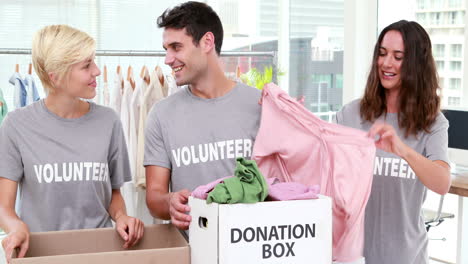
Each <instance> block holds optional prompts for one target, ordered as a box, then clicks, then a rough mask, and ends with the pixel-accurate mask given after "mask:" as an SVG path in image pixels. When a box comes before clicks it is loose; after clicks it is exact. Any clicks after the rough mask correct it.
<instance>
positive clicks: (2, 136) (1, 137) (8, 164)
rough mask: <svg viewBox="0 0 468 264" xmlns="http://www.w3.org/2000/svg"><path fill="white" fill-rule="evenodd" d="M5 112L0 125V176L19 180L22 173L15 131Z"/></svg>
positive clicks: (9, 116) (8, 115) (9, 117)
mask: <svg viewBox="0 0 468 264" xmlns="http://www.w3.org/2000/svg"><path fill="white" fill-rule="evenodd" d="M10 119H11V113H9V114H7V116H6V118H5V119H4V120H3V122H2V124H1V126H0V177H2V178H6V179H10V180H12V181H16V182H19V181H21V178H22V177H23V175H24V169H23V163H22V161H21V153H20V151H19V148H18V144H17V140H18V139H17V138H16V136H15V135H16V133H15V131H14V130H15V129H14V126H13V124H12V123H11V121H10Z"/></svg>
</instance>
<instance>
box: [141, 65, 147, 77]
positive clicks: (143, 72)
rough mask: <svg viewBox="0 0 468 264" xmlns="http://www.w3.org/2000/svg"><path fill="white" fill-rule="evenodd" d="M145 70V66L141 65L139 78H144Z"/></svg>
mask: <svg viewBox="0 0 468 264" xmlns="http://www.w3.org/2000/svg"><path fill="white" fill-rule="evenodd" d="M145 69H146V66H145V65H143V67H142V68H141V71H140V78H142V79H143V78H144V77H145Z"/></svg>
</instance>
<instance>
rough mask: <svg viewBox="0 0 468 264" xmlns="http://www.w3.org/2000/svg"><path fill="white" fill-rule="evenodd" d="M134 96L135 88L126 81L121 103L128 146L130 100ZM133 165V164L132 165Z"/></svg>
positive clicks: (121, 118)
mask: <svg viewBox="0 0 468 264" xmlns="http://www.w3.org/2000/svg"><path fill="white" fill-rule="evenodd" d="M132 96H133V88H132V85H131V83H130V82H129V81H125V84H124V92H123V95H122V104H121V105H120V120H121V121H122V128H123V131H124V136H125V142H126V143H127V146H128V139H129V137H130V129H132V128H131V127H130V125H131V124H130V101H131V100H132ZM130 167H131V166H130Z"/></svg>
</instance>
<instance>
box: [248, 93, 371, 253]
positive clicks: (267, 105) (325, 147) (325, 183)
mask: <svg viewBox="0 0 468 264" xmlns="http://www.w3.org/2000/svg"><path fill="white" fill-rule="evenodd" d="M374 157H375V145H374V141H373V140H372V139H371V138H369V137H367V134H366V133H365V132H363V131H360V130H356V129H352V128H348V127H344V126H341V125H337V124H331V123H328V122H325V121H323V120H321V119H319V118H318V117H316V116H314V115H313V114H312V113H311V112H309V111H308V110H307V109H306V108H305V107H304V106H302V105H301V104H300V103H298V102H297V101H296V100H295V99H292V98H291V97H289V96H288V95H287V94H286V93H285V92H284V91H282V90H281V89H280V88H279V87H278V86H276V85H274V84H267V85H265V86H264V88H263V95H262V117H261V122H260V128H259V131H258V134H257V138H256V139H255V145H254V149H253V155H252V158H253V159H254V160H255V161H256V162H257V165H258V167H259V169H260V171H261V172H262V173H263V175H266V176H267V177H276V178H278V179H280V180H281V181H285V182H299V183H302V184H305V185H307V186H312V185H320V187H321V191H320V194H323V195H327V196H330V197H332V198H333V260H334V261H339V262H350V261H354V260H357V259H359V258H361V257H362V253H363V247H364V213H365V208H366V204H367V200H368V198H369V195H370V191H371V186H372V177H373V174H372V169H373V164H374Z"/></svg>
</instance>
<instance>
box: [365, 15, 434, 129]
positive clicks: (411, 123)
mask: <svg viewBox="0 0 468 264" xmlns="http://www.w3.org/2000/svg"><path fill="white" fill-rule="evenodd" d="M390 30H396V31H398V32H400V33H401V36H402V38H403V44H404V47H405V51H404V56H403V62H402V66H401V71H400V72H401V88H400V91H399V94H398V124H399V126H400V127H401V128H404V129H405V137H408V136H409V135H410V134H414V135H416V134H417V133H418V132H419V131H425V132H430V131H429V128H430V126H431V125H432V124H433V123H434V121H435V119H436V117H437V114H438V113H439V111H440V97H439V95H438V90H439V89H440V88H439V84H438V75H437V70H436V66H435V62H434V58H433V56H432V46H431V39H430V38H429V35H428V34H427V32H426V31H425V30H424V28H423V27H421V26H420V25H419V24H418V23H416V22H413V21H406V20H400V21H398V22H395V23H393V24H390V25H389V26H387V27H386V28H384V29H383V30H382V32H381V33H380V35H379V39H378V41H377V43H376V44H375V47H374V55H373V58H372V66H371V71H370V73H369V76H368V78H367V84H366V90H365V92H364V97H363V98H362V100H361V105H360V110H361V118H362V119H363V120H366V121H369V122H373V121H375V120H376V119H377V118H378V117H379V116H381V115H382V114H387V101H386V94H385V88H384V87H383V86H382V84H381V83H380V78H379V70H378V65H377V60H378V58H379V53H380V51H379V50H380V47H381V44H382V40H383V38H384V36H385V34H386V33H387V32H388V31H390Z"/></svg>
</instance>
